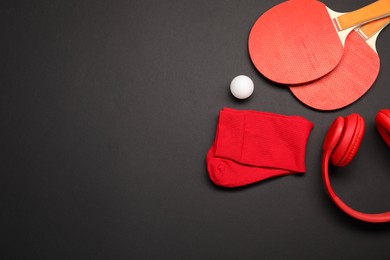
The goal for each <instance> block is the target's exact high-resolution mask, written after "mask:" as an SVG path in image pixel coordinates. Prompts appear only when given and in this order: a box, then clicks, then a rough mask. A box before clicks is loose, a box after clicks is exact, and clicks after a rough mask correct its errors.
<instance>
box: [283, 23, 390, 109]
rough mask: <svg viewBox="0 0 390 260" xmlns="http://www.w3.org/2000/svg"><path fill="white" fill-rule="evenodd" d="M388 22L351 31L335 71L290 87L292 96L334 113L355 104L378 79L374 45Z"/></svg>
mask: <svg viewBox="0 0 390 260" xmlns="http://www.w3.org/2000/svg"><path fill="white" fill-rule="evenodd" d="M389 22H390V17H385V18H382V19H379V20H376V21H373V22H370V23H368V24H366V25H363V26H362V27H360V28H359V29H358V30H354V31H352V32H351V33H350V34H349V35H348V37H347V39H346V42H345V49H344V55H343V57H342V58H341V61H340V63H339V64H338V65H337V66H336V68H335V69H334V70H332V71H331V72H330V73H328V74H326V75H325V76H323V77H322V78H320V79H318V80H315V81H312V82H309V83H306V84H303V85H299V86H291V87H290V90H291V92H292V93H293V94H294V96H295V97H296V98H298V99H299V100H300V101H302V102H303V103H304V104H306V105H308V106H310V107H312V108H315V109H318V110H336V109H340V108H343V107H345V106H348V105H350V104H352V103H353V102H355V101H356V100H358V99H359V98H360V97H361V96H363V95H364V94H365V93H366V92H367V91H368V90H369V89H370V87H371V86H372V84H373V83H374V81H375V80H376V78H377V76H378V73H379V67H380V61H379V56H378V54H377V52H376V48H375V43H376V39H377V37H378V35H379V33H380V32H381V30H382V29H383V28H384V27H385V26H386V25H387V24H388V23H389Z"/></svg>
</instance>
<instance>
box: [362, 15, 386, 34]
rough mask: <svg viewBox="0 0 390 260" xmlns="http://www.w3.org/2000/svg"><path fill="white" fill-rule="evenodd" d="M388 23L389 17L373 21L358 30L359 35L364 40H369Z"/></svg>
mask: <svg viewBox="0 0 390 260" xmlns="http://www.w3.org/2000/svg"><path fill="white" fill-rule="evenodd" d="M388 23H390V16H388V17H385V18H382V19H379V20H375V21H373V22H370V23H368V24H365V25H363V26H362V27H360V28H359V34H360V35H362V36H363V37H364V38H365V39H369V38H371V36H373V35H374V34H375V33H377V32H378V31H380V30H382V29H383V27H385V26H386V25H387V24H388Z"/></svg>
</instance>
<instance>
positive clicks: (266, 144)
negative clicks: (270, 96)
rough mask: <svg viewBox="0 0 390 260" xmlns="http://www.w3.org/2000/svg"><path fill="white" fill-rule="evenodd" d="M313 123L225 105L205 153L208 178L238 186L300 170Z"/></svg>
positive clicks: (225, 184) (216, 182)
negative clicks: (215, 131)
mask: <svg viewBox="0 0 390 260" xmlns="http://www.w3.org/2000/svg"><path fill="white" fill-rule="evenodd" d="M312 128H313V124H312V123H311V122H310V121H308V120H306V119H305V118H303V117H299V116H284V115H279V114H273V113H266V112H258V111H249V110H244V111H240V110H234V109H229V108H225V109H223V110H221V111H220V113H219V120H218V126H217V133H216V137H215V141H214V143H213V145H212V146H211V148H210V150H209V151H208V153H207V156H206V164H207V169H208V172H209V177H210V179H211V180H212V181H213V182H214V183H215V184H216V185H219V186H224V187H238V186H243V185H247V184H251V183H254V182H258V181H261V180H264V179H268V178H271V177H276V176H280V175H286V174H294V173H304V172H305V171H306V167H305V153H306V143H307V140H308V137H309V135H310V131H311V129H312Z"/></svg>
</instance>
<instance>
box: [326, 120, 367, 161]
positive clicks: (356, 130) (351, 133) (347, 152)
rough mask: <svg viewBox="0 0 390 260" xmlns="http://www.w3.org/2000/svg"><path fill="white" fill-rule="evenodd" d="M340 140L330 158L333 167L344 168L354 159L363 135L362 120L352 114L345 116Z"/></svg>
mask: <svg viewBox="0 0 390 260" xmlns="http://www.w3.org/2000/svg"><path fill="white" fill-rule="evenodd" d="M344 120H345V122H344V127H343V132H342V133H341V137H340V140H339V142H338V144H337V146H336V147H335V149H334V151H333V152H332V154H331V156H330V160H331V162H332V164H333V165H335V166H339V167H342V166H346V165H348V164H349V163H350V162H351V161H352V159H353V158H354V157H355V155H356V153H357V151H358V149H359V147H360V144H361V142H362V139H363V135H364V120H363V118H362V117H361V116H360V115H358V114H356V113H354V114H351V115H349V116H347V117H346V118H345V119H344Z"/></svg>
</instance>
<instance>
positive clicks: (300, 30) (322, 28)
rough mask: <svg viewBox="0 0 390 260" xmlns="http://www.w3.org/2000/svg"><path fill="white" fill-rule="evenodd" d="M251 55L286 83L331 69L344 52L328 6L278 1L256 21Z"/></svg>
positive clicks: (275, 78) (270, 75)
mask: <svg viewBox="0 0 390 260" xmlns="http://www.w3.org/2000/svg"><path fill="white" fill-rule="evenodd" d="M248 49H249V55H250V57H251V59H252V62H253V64H254V65H255V67H256V68H257V70H258V71H259V72H260V73H261V74H263V75H264V76H265V77H267V78H268V79H270V80H272V81H275V82H277V83H282V84H302V83H307V82H309V81H313V80H315V79H318V78H320V77H322V76H324V75H325V74H327V73H329V72H330V71H331V70H332V69H334V68H335V67H336V65H337V64H338V63H339V61H340V59H341V56H342V54H343V44H342V43H341V41H340V39H339V37H338V34H337V32H336V29H335V27H334V25H333V22H332V20H331V18H330V16H329V14H328V11H327V9H326V6H325V5H324V4H323V3H321V2H319V1H313V0H290V1H285V2H283V3H281V4H278V5H276V6H274V7H272V8H271V9H269V10H268V11H267V12H265V13H264V14H263V15H261V16H260V17H259V19H258V20H257V21H256V22H255V24H254V25H253V27H252V29H251V32H250V34H249V39H248Z"/></svg>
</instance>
